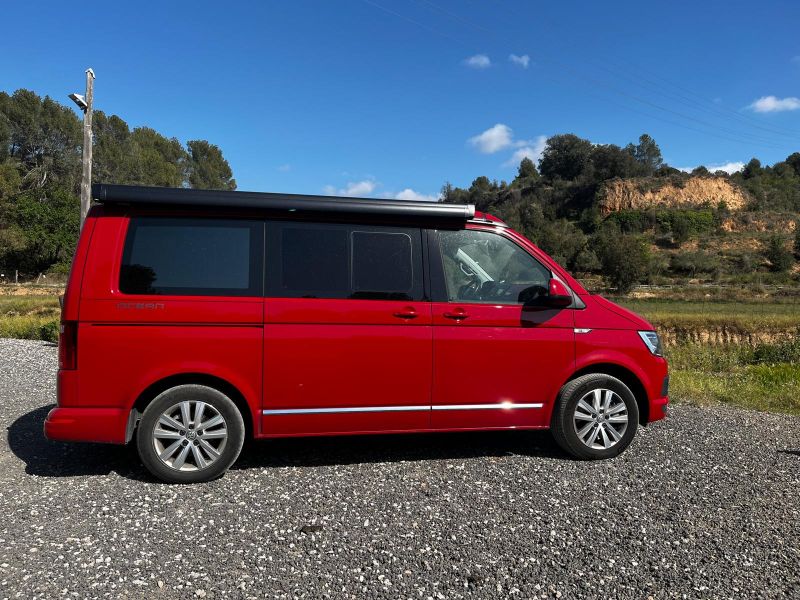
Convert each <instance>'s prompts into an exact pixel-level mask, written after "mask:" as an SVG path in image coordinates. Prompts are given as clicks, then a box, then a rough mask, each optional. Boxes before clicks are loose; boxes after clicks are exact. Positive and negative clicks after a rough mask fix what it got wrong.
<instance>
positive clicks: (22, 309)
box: [0, 295, 60, 342]
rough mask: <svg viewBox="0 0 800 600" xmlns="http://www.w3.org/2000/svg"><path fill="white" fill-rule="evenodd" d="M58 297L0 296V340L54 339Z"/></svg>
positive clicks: (55, 338) (55, 335)
mask: <svg viewBox="0 0 800 600" xmlns="http://www.w3.org/2000/svg"><path fill="white" fill-rule="evenodd" d="M59 313H60V309H59V306H58V296H52V295H28V296H0V337H6V338H18V339H25V340H40V339H44V340H49V341H51V342H52V341H56V340H57V339H58V316H59Z"/></svg>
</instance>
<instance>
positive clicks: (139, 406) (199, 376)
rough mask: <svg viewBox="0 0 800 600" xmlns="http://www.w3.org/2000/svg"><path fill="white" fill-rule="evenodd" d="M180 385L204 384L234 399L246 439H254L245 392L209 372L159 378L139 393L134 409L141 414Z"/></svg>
mask: <svg viewBox="0 0 800 600" xmlns="http://www.w3.org/2000/svg"><path fill="white" fill-rule="evenodd" d="M179 385H204V386H206V387H210V388H212V389H215V390H217V391H218V392H221V393H223V394H225V395H226V396H227V397H228V398H230V399H231V400H232V401H233V403H234V404H235V405H236V408H238V409H239V412H240V413H241V415H242V421H244V429H245V439H252V438H254V437H255V426H256V424H255V416H254V414H253V411H252V409H251V408H250V405H249V404H248V402H247V399H246V398H245V397H244V394H242V392H240V391H239V389H238V388H237V387H236V386H235V385H233V384H232V383H230V382H229V381H226V380H225V379H222V378H220V377H216V376H214V375H208V374H207V373H180V374H176V375H170V376H169V377H164V378H163V379H159V380H158V381H156V382H154V383H152V384H150V385H149V386H148V387H147V388H146V389H145V390H144V391H143V392H142V393H141V394H139V396H138V397H137V398H136V401H135V402H134V404H133V409H134V410H135V411H137V412H138V413H139V414H141V413H143V412H144V411H145V409H146V408H147V407H148V406H149V404H150V403H151V402H152V401H153V400H155V398H156V397H158V395H159V394H161V393H162V392H165V391H167V390H169V389H171V388H174V387H177V386H179ZM129 439H130V438H129Z"/></svg>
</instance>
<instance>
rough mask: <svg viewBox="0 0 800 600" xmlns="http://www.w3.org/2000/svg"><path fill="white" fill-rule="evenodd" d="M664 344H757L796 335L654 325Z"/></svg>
mask: <svg viewBox="0 0 800 600" xmlns="http://www.w3.org/2000/svg"><path fill="white" fill-rule="evenodd" d="M656 328H657V329H658V333H659V335H660V336H661V339H662V340H663V341H664V345H666V346H667V347H670V346H675V345H677V344H687V343H695V344H708V345H710V346H724V345H727V344H734V345H739V344H744V345H748V346H757V345H759V344H778V343H780V342H786V341H789V340H792V339H794V338H795V337H797V335H798V331H797V330H788V329H787V330H777V331H776V330H773V331H769V330H760V331H745V330H742V329H739V328H737V327H726V326H724V325H723V326H718V327H715V326H709V327H703V328H698V327H680V326H674V325H672V326H670V325H667V326H662V327H658V326H657V327H656Z"/></svg>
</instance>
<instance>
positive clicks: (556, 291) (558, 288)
mask: <svg viewBox="0 0 800 600" xmlns="http://www.w3.org/2000/svg"><path fill="white" fill-rule="evenodd" d="M542 300H543V301H544V302H543V304H544V305H545V306H550V307H552V308H566V307H567V306H569V305H570V304H572V294H571V293H570V291H569V290H568V289H567V286H565V285H564V284H563V283H561V281H559V280H558V279H550V286H549V293H548V294H547V296H546V297H544V298H542Z"/></svg>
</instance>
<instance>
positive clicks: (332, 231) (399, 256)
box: [267, 221, 424, 300]
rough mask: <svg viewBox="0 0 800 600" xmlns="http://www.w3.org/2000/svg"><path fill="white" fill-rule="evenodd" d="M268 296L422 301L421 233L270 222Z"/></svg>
mask: <svg viewBox="0 0 800 600" xmlns="http://www.w3.org/2000/svg"><path fill="white" fill-rule="evenodd" d="M267 295H268V296H271V297H277V298H352V299H368V300H420V299H422V297H423V295H424V294H423V285H422V254H421V237H420V231H419V230H418V229H405V228H396V227H378V226H358V225H339V224H330V223H303V222H280V221H274V222H269V223H268V224H267Z"/></svg>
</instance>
